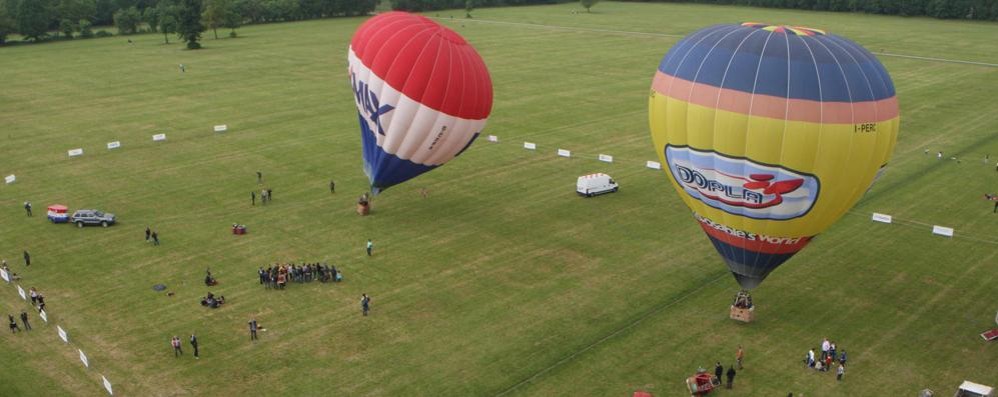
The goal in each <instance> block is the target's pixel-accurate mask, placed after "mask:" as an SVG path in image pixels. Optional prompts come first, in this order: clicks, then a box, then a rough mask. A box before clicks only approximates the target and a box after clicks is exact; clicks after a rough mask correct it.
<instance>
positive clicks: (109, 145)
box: [107, 141, 121, 150]
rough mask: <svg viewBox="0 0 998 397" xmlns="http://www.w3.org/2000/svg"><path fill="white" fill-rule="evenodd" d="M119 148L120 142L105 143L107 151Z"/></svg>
mask: <svg viewBox="0 0 998 397" xmlns="http://www.w3.org/2000/svg"><path fill="white" fill-rule="evenodd" d="M120 147H121V141H114V142H108V143H107V150H111V149H117V148H120Z"/></svg>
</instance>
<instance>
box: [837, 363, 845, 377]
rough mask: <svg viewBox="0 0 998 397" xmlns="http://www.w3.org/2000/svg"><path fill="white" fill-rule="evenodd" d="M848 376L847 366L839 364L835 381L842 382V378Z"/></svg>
mask: <svg viewBox="0 0 998 397" xmlns="http://www.w3.org/2000/svg"><path fill="white" fill-rule="evenodd" d="M845 374H846V367H845V365H842V364H839V369H837V370H835V380H837V381H841V380H842V376H843V375H845Z"/></svg>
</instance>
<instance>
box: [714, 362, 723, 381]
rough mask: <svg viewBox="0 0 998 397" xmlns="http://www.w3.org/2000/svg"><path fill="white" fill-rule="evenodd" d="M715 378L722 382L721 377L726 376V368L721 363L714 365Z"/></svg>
mask: <svg viewBox="0 0 998 397" xmlns="http://www.w3.org/2000/svg"><path fill="white" fill-rule="evenodd" d="M714 376H715V377H716V378H717V380H718V381H720V380H721V377H722V376H724V367H723V366H722V365H721V362H720V361H718V362H717V363H716V364H714Z"/></svg>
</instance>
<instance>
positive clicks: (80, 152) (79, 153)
mask: <svg viewBox="0 0 998 397" xmlns="http://www.w3.org/2000/svg"><path fill="white" fill-rule="evenodd" d="M66 153H67V154H69V157H76V156H82V155H83V148H77V149H72V150H70V151H68V152H66Z"/></svg>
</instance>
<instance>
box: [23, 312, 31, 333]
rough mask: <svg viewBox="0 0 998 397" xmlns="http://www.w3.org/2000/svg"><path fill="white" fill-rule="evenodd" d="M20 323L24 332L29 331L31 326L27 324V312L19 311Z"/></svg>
mask: <svg viewBox="0 0 998 397" xmlns="http://www.w3.org/2000/svg"><path fill="white" fill-rule="evenodd" d="M21 322H22V323H24V330H25V331H31V324H29V323H28V312H26V311H24V310H21Z"/></svg>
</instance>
